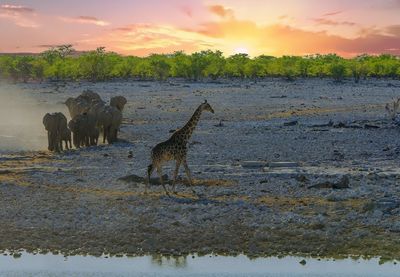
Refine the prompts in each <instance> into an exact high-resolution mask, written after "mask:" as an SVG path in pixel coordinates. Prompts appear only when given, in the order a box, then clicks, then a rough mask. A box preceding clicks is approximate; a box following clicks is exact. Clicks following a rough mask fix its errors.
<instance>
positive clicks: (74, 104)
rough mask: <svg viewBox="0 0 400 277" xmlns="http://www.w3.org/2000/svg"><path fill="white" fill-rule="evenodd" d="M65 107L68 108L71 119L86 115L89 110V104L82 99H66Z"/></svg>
mask: <svg viewBox="0 0 400 277" xmlns="http://www.w3.org/2000/svg"><path fill="white" fill-rule="evenodd" d="M65 105H67V107H68V111H69V114H70V115H71V118H74V117H76V116H77V115H80V114H83V113H86V112H88V111H89V109H90V104H89V102H88V101H86V100H83V99H74V98H72V97H70V98H68V99H67V101H65Z"/></svg>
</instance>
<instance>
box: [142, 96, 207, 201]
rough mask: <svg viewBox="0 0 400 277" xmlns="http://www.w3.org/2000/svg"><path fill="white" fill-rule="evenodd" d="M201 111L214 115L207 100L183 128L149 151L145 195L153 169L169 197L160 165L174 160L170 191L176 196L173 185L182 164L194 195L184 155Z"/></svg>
mask: <svg viewBox="0 0 400 277" xmlns="http://www.w3.org/2000/svg"><path fill="white" fill-rule="evenodd" d="M203 111H208V112H211V113H214V110H213V108H211V106H210V104H208V103H207V100H205V101H204V103H202V104H201V105H200V106H199V107H198V108H197V109H196V111H195V112H194V114H193V115H192V117H191V118H190V120H189V121H188V122H187V123H186V125H185V126H183V127H182V128H181V129H178V130H177V131H175V132H174V133H173V134H172V136H171V137H170V138H169V139H168V140H166V141H163V142H161V143H159V144H157V145H156V146H155V147H154V148H153V149H152V150H151V164H150V165H149V166H148V168H147V182H146V188H145V194H146V193H147V187H148V185H149V183H150V176H151V174H152V173H153V171H154V169H157V173H158V175H159V178H160V183H161V185H162V186H163V188H164V190H165V193H166V194H167V195H169V192H168V190H167V188H166V187H165V185H164V182H163V178H162V164H163V163H164V162H166V161H171V160H175V162H176V164H175V171H174V177H173V181H172V191H173V193H175V194H176V191H175V183H176V178H177V176H178V172H179V167H180V165H181V164H183V166H184V168H185V172H186V175H187V178H188V180H189V184H190V186H191V188H192V191H193V193H195V191H194V189H193V182H192V176H191V173H190V169H189V166H188V164H187V160H186V154H187V143H188V141H189V139H190V137H191V136H192V134H193V131H194V129H195V128H196V125H197V123H198V122H199V120H200V116H201V113H202V112H203Z"/></svg>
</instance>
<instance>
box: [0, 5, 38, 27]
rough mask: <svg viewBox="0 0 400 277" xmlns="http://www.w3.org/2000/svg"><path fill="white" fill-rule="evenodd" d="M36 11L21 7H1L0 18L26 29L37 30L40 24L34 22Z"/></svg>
mask: <svg viewBox="0 0 400 277" xmlns="http://www.w3.org/2000/svg"><path fill="white" fill-rule="evenodd" d="M35 17H36V14H35V10H34V9H32V8H29V7H25V6H21V5H10V4H3V5H0V18H4V19H7V20H10V21H12V22H13V23H14V24H15V25H17V26H19V27H24V28H37V27H39V24H38V23H37V22H36V21H35V20H34V19H35Z"/></svg>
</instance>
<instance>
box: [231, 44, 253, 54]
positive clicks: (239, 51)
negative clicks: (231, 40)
mask: <svg viewBox="0 0 400 277" xmlns="http://www.w3.org/2000/svg"><path fill="white" fill-rule="evenodd" d="M233 53H234V54H247V55H248V54H249V49H248V48H247V47H242V46H241V47H236V48H235V49H233Z"/></svg>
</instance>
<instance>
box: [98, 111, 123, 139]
mask: <svg viewBox="0 0 400 277" xmlns="http://www.w3.org/2000/svg"><path fill="white" fill-rule="evenodd" d="M121 123H122V113H121V111H120V110H118V109H117V108H115V107H111V106H104V107H103V108H101V109H100V110H99V113H98V121H97V124H98V126H101V128H102V130H103V143H105V141H106V140H107V142H108V143H113V142H116V141H117V140H118V130H119V126H120V125H121Z"/></svg>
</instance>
